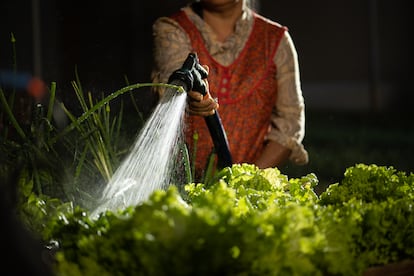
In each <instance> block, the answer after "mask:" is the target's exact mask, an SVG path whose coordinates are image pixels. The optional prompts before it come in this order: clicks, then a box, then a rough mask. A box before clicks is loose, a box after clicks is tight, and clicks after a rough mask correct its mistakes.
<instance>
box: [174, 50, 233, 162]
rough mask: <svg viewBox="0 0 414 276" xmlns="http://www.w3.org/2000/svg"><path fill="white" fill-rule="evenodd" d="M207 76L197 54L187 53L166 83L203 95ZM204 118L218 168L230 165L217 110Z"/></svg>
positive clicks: (230, 159)
mask: <svg viewBox="0 0 414 276" xmlns="http://www.w3.org/2000/svg"><path fill="white" fill-rule="evenodd" d="M207 76H208V73H207V71H206V70H205V69H204V68H203V67H202V66H201V65H200V63H199V61H198V57H197V54H195V53H189V54H188V57H187V59H186V60H185V61H184V63H183V66H182V67H181V68H180V69H178V70H176V71H174V72H173V73H172V74H171V76H170V78H169V79H168V83H169V84H173V85H177V86H182V87H183V88H184V90H185V91H186V92H189V91H197V92H200V93H201V94H202V95H203V96H205V95H206V94H207V90H206V85H205V83H204V81H203V79H205V78H207ZM204 119H205V122H206V124H207V127H208V130H209V132H210V135H211V138H212V140H213V144H214V149H215V151H216V154H217V158H218V160H217V166H218V168H221V169H222V168H224V167H229V166H231V165H232V163H233V161H232V157H231V153H230V150H229V144H228V140H227V136H226V132H225V131H224V128H223V125H222V123H221V118H220V116H219V113H218V111H217V110H215V112H214V114H213V115H209V116H206V117H204Z"/></svg>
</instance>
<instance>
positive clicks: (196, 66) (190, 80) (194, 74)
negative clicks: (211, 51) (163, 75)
mask: <svg viewBox="0 0 414 276" xmlns="http://www.w3.org/2000/svg"><path fill="white" fill-rule="evenodd" d="M207 76H208V73H207V71H206V69H204V67H203V66H201V65H200V63H199V61H198V57H197V54H196V53H189V54H188V56H187V59H186V60H185V61H184V63H183V66H182V67H181V68H180V69H178V70H176V71H174V72H173V73H172V74H171V76H170V78H169V79H168V83H170V84H173V83H179V84H180V85H182V86H183V88H184V90H185V91H187V92H189V91H192V90H193V91H197V92H200V93H201V94H203V95H205V94H206V93H207V90H206V84H205V83H204V81H203V79H205V78H207Z"/></svg>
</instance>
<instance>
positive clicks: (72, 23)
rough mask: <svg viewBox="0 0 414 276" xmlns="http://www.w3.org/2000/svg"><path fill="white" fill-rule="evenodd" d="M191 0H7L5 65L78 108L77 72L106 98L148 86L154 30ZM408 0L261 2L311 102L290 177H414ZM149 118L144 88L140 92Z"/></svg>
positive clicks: (0, 31)
mask: <svg viewBox="0 0 414 276" xmlns="http://www.w3.org/2000/svg"><path fill="white" fill-rule="evenodd" d="M186 2H187V1H178V0H177V1H167V0H152V1H131V0H125V1H110V2H108V1H80V0H73V1H53V0H32V1H21V0H15V1H1V4H0V11H1V16H0V69H8V68H11V66H12V62H13V55H12V45H11V43H10V35H11V33H13V34H14V36H15V37H16V39H17V41H16V44H15V46H16V52H17V64H18V69H19V70H20V71H27V72H30V73H32V74H34V75H37V76H40V77H42V78H43V79H44V80H45V81H46V82H47V83H50V82H52V81H54V82H56V83H57V87H58V96H59V97H60V98H62V99H63V100H64V101H66V102H68V103H70V102H71V101H72V102H75V100H74V96H73V95H74V94H73V91H72V88H71V85H70V81H72V80H74V79H75V71H76V70H77V72H78V74H79V77H80V80H81V83H82V84H83V86H84V88H87V89H89V90H91V91H92V92H94V93H102V92H104V93H110V92H113V91H115V90H117V89H119V88H121V87H123V86H125V78H127V79H128V81H129V82H130V83H144V82H149V81H150V70H151V67H152V63H151V60H152V37H151V25H152V23H153V22H154V20H155V19H156V18H157V17H159V16H162V15H168V14H169V13H171V12H173V11H175V10H176V9H178V8H179V7H180V6H182V5H184V4H185V3H186ZM408 4H409V1H403V0H396V1H386V0H351V1H330V0H320V1H273V0H266V1H265V0H262V1H256V8H257V10H258V11H259V12H260V13H261V14H262V15H264V16H267V17H269V18H270V19H272V20H274V21H277V22H279V23H281V24H283V25H285V26H287V27H288V28H289V32H290V34H291V36H292V38H293V40H294V42H295V45H296V48H297V51H298V56H299V63H300V69H301V80H302V88H303V95H304V98H305V102H306V136H305V139H304V144H305V147H306V148H307V149H308V151H309V153H310V163H309V165H307V166H304V167H301V168H296V167H294V166H291V165H287V166H286V168H284V170H285V172H287V173H289V174H292V175H301V174H304V173H308V172H315V173H316V174H317V175H318V176H319V177H320V178H321V181H323V182H324V183H330V182H333V181H336V180H337V179H338V178H340V176H341V175H342V173H343V172H344V170H345V168H346V167H348V166H351V165H353V164H355V163H358V162H364V163H371V162H372V163H376V164H379V165H392V166H395V167H397V168H398V169H401V170H406V171H413V165H412V164H413V163H414V157H413V156H414V145H413V143H414V142H413V141H414V134H413V126H414V124H413V121H412V119H413V118H414V116H413V112H412V105H413V100H414V96H413V91H412V90H413V89H412V86H411V83H410V80H411V73H412V70H411V66H412V49H413V47H412V42H411V41H412V39H411V38H410V36H411V34H412V31H411V26H412V24H411V23H412V22H411V20H410V19H411V18H410V9H409V7H408ZM135 96H136V98H137V101H138V104H139V107H140V108H141V110H142V111H143V112H147V114H148V113H149V112H150V110H151V108H152V107H153V103H154V101H153V100H154V99H153V98H152V97H151V93H149V92H148V91H147V90H145V89H142V91H140V92H137V93H135Z"/></svg>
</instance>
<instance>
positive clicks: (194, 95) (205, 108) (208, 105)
mask: <svg viewBox="0 0 414 276" xmlns="http://www.w3.org/2000/svg"><path fill="white" fill-rule="evenodd" d="M203 67H204V68H205V69H206V70H207V72H208V66H207V65H204V66H203ZM203 81H204V83H205V86H206V92H207V93H206V94H205V95H204V96H203V95H202V94H201V93H200V92H198V91H190V92H188V93H187V99H188V101H187V102H188V105H187V112H188V113H189V114H190V115H196V116H202V117H206V116H209V115H213V114H214V112H215V110H216V109H218V108H219V105H218V103H217V101H215V100H214V99H213V97H211V95H210V91H209V87H208V81H207V79H204V80H203Z"/></svg>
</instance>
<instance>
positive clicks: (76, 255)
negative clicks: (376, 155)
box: [26, 164, 414, 276]
mask: <svg viewBox="0 0 414 276" xmlns="http://www.w3.org/2000/svg"><path fill="white" fill-rule="evenodd" d="M213 182H214V183H213V184H211V185H209V186H206V185H205V184H202V183H198V184H197V183H191V184H187V185H186V186H185V187H184V190H185V191H184V192H179V190H180V189H178V188H177V187H176V186H170V188H168V189H167V190H165V191H164V190H160V191H156V192H154V193H153V194H152V196H151V198H150V199H149V200H147V201H146V202H144V203H143V204H141V205H138V206H131V207H130V208H127V209H125V210H120V211H119V212H118V213H111V212H106V213H102V214H101V215H100V217H99V218H97V219H91V218H90V217H89V216H88V212H87V211H86V210H83V209H82V208H80V207H79V206H72V205H70V204H68V203H66V204H62V205H61V206H56V204H55V205H54V206H55V207H54V208H53V212H51V211H50V212H49V215H48V216H47V217H48V219H47V221H46V223H44V227H43V230H42V237H43V240H44V241H45V242H47V243H49V245H52V244H54V249H55V250H56V252H55V254H54V270H55V271H56V273H57V275H100V276H103V275H362V274H363V273H364V271H366V270H367V269H368V268H370V267H374V266H383V265H386V264H391V263H396V262H400V261H403V260H410V259H413V257H414V213H413V202H414V200H413V199H414V174H412V173H410V174H406V173H405V172H401V171H396V170H395V169H394V168H393V167H383V166H377V165H365V164H356V165H355V166H353V167H349V168H347V169H346V171H345V173H344V178H343V180H341V182H340V183H335V184H331V185H330V186H329V187H328V188H327V189H326V191H325V192H323V193H321V194H320V195H319V196H318V195H317V194H316V193H315V192H314V188H315V186H316V185H318V179H317V177H316V175H314V174H309V175H306V176H303V177H300V178H291V179H288V177H287V176H286V175H283V174H281V173H280V171H279V170H278V169H276V168H275V169H265V170H260V169H258V168H257V167H255V166H253V165H249V164H241V165H233V166H232V167H229V168H225V169H224V170H222V171H221V172H220V173H219V174H218V176H217V178H216V179H215V181H213ZM39 200H40V199H39ZM43 200H44V199H43ZM45 204H46V205H47V200H46V203H45ZM28 209H29V208H28V206H26V210H28ZM33 210H34V208H32V209H31V212H32V213H33V212H34V211H33ZM27 212H29V211H27ZM51 213H53V214H51ZM37 216H39V213H37ZM41 221H45V218H43V219H42V220H41Z"/></svg>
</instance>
